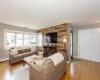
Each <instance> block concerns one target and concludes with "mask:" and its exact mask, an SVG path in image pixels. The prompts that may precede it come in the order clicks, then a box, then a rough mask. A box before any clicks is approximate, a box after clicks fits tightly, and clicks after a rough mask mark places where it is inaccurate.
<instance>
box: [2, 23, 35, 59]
mask: <svg viewBox="0 0 100 80" xmlns="http://www.w3.org/2000/svg"><path fill="white" fill-rule="evenodd" d="M4 29H8V30H14V31H23V32H36V30H32V29H26V28H21V27H17V26H12V25H7V24H2V23H0V60H2V59H6V58H8V57H9V51H8V50H6V49H4Z"/></svg>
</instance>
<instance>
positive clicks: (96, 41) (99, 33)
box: [91, 29, 100, 62]
mask: <svg viewBox="0 0 100 80" xmlns="http://www.w3.org/2000/svg"><path fill="white" fill-rule="evenodd" d="M91 60H92V61H96V62H100V29H92V30H91Z"/></svg>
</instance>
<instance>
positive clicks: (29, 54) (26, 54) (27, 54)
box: [23, 52, 32, 57]
mask: <svg viewBox="0 0 100 80" xmlns="http://www.w3.org/2000/svg"><path fill="white" fill-rule="evenodd" d="M23 55H24V57H28V56H31V55H32V53H31V52H26V53H23Z"/></svg>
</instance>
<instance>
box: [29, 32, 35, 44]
mask: <svg viewBox="0 0 100 80" xmlns="http://www.w3.org/2000/svg"><path fill="white" fill-rule="evenodd" d="M30 39H31V41H30V42H31V44H35V43H36V34H32V35H30Z"/></svg>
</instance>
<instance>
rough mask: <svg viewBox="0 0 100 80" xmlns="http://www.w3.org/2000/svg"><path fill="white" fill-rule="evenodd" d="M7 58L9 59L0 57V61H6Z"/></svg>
mask: <svg viewBox="0 0 100 80" xmlns="http://www.w3.org/2000/svg"><path fill="white" fill-rule="evenodd" d="M7 60H9V58H5V59H0V62H3V61H7Z"/></svg>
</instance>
